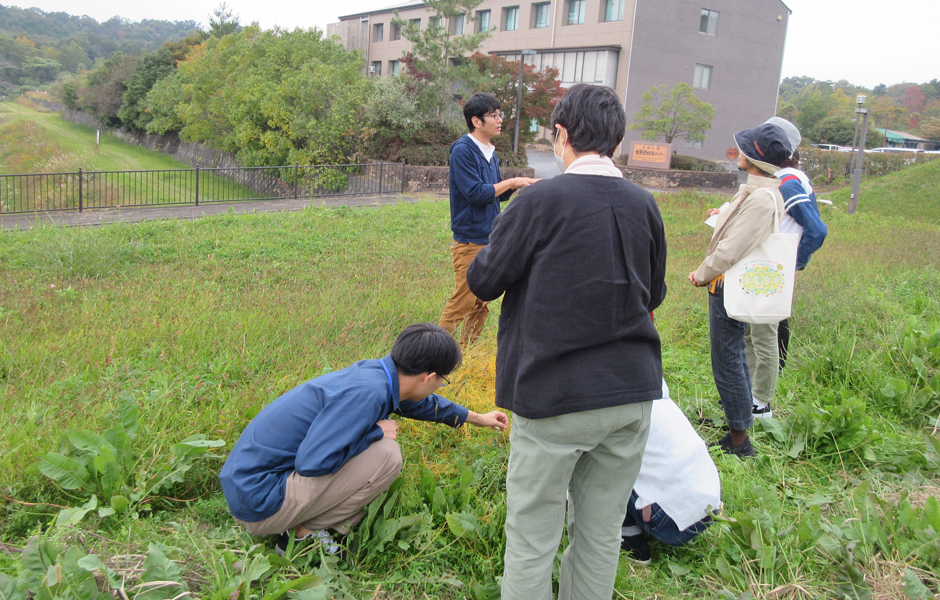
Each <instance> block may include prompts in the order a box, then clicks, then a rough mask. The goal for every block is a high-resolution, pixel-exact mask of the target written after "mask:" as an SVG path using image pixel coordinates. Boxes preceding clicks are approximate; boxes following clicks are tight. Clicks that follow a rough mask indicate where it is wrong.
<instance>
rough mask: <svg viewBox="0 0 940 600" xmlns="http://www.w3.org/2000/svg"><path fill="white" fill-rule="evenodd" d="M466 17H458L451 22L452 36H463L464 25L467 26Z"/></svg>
mask: <svg viewBox="0 0 940 600" xmlns="http://www.w3.org/2000/svg"><path fill="white" fill-rule="evenodd" d="M466 21H467V19H466V15H457V16H456V17H454V18H453V19H451V20H450V22H451V32H450V34H451V35H463V29H464V25H465V24H466Z"/></svg>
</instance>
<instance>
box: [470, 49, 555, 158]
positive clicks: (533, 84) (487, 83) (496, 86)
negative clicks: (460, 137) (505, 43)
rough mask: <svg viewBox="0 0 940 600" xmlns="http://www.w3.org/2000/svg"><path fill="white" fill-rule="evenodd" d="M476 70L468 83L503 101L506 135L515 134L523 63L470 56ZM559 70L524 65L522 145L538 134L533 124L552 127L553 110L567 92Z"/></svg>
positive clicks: (493, 57)
mask: <svg viewBox="0 0 940 600" xmlns="http://www.w3.org/2000/svg"><path fill="white" fill-rule="evenodd" d="M470 65H471V67H472V71H471V74H470V77H469V78H468V81H467V84H468V85H469V86H470V87H471V88H472V89H473V91H474V92H489V93H491V94H493V95H494V96H496V97H497V98H498V99H499V102H500V104H502V107H503V112H504V113H505V114H506V117H505V119H504V120H503V135H504V136H505V135H506V134H509V135H510V136H511V135H512V132H513V131H514V130H515V126H516V117H517V115H516V101H517V99H518V94H519V61H517V60H506V59H505V58H502V57H501V56H496V55H495V54H491V55H485V54H481V53H479V52H476V53H474V54H473V55H472V56H471V57H470ZM558 77H559V73H558V69H555V68H553V67H550V68H548V69H545V70H544V71H537V70H536V69H535V67H534V66H533V65H528V64H527V65H524V66H523V74H522V104H521V108H522V114H521V115H519V143H520V144H522V143H527V142H531V141H532V140H533V139H534V138H535V134H534V133H533V132H532V131H531V130H530V127H529V124H530V123H531V122H532V121H536V122H537V123H538V124H539V125H541V126H542V127H550V126H551V117H552V110H553V109H554V108H555V104H556V103H557V102H558V100H559V99H560V98H561V97H562V96H564V94H565V91H564V89H563V88H562V87H561V82H560V81H559V79H558Z"/></svg>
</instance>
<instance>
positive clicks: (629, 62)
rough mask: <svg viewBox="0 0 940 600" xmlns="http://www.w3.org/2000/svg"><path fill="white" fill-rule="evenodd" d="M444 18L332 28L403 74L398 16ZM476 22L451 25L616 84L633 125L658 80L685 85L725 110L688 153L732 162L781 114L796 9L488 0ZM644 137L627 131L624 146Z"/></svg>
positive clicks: (563, 75) (515, 52) (374, 63)
mask: <svg viewBox="0 0 940 600" xmlns="http://www.w3.org/2000/svg"><path fill="white" fill-rule="evenodd" d="M396 13H397V15H398V16H399V18H402V19H406V20H415V21H417V22H420V26H421V27H422V28H423V27H427V26H429V25H430V24H433V25H437V22H436V20H435V22H434V23H431V19H434V18H435V16H434V14H432V13H431V12H429V11H428V10H427V8H426V7H425V5H424V3H423V2H420V1H416V2H409V3H406V4H401V5H398V6H394V7H389V8H386V9H380V10H375V11H370V12H367V13H357V14H352V15H346V16H342V17H340V21H339V23H335V24H332V25H330V26H329V27H328V28H327V34H328V35H332V36H338V37H339V39H340V41H341V43H343V44H344V45H345V46H346V47H347V48H349V49H361V50H362V51H363V53H364V55H365V58H366V68H367V69H368V70H369V71H370V72H371V73H373V74H374V75H376V76H385V75H389V74H393V75H394V74H396V73H397V72H398V69H399V64H400V63H399V59H400V58H401V56H402V55H403V54H405V53H406V52H407V50H408V48H409V46H410V43H409V42H408V41H407V40H405V39H404V38H402V37H401V34H400V31H398V28H397V27H396V26H395V25H394V24H393V23H392V19H393V18H395V15H396ZM474 13H475V14H474V15H473V17H474V20H472V21H471V20H469V19H452V20H450V22H447V23H441V24H440V26H443V27H447V28H448V30H449V31H450V33H451V34H454V35H459V34H460V33H462V32H464V31H466V32H468V33H469V32H470V31H477V30H478V29H479V28H481V27H482V28H484V29H487V30H489V31H491V32H492V34H491V36H490V37H489V38H488V39H486V40H485V41H484V42H483V44H482V45H481V47H480V51H481V52H484V53H490V54H497V55H500V56H503V57H505V58H507V59H510V60H519V57H520V52H521V50H523V49H525V50H534V51H535V52H536V54H535V55H534V56H526V62H527V63H530V64H533V65H535V66H536V68H539V69H543V68H546V67H549V66H551V67H555V68H557V69H558V70H559V74H560V79H561V81H562V85H563V86H566V87H567V86H570V85H573V84H575V83H578V82H587V83H597V84H603V85H607V86H610V87H612V88H613V89H614V90H616V92H617V95H618V96H619V97H620V98H621V100H622V101H623V102H624V109H625V111H626V113H627V120H628V122H630V121H632V119H633V115H635V114H636V112H637V111H639V110H640V107H641V106H642V104H643V99H642V95H643V92H645V91H647V90H649V89H650V88H651V87H652V86H654V85H663V84H665V85H666V86H668V87H669V88H671V87H672V86H673V85H674V84H676V83H678V82H685V83H688V84H689V85H691V86H692V87H693V88H695V93H696V96H698V98H700V99H701V100H703V101H705V102H708V103H710V104H711V105H712V106H713V107H714V108H715V118H714V119H713V120H712V128H711V130H709V131H708V133H707V135H706V137H705V142H704V143H703V144H701V145H698V144H695V145H693V144H689V143H688V142H687V141H686V140H684V139H681V138H680V139H676V140H674V141H673V147H674V149H675V150H676V152H678V153H679V154H687V155H691V156H698V157H701V158H708V159H713V160H723V159H725V153H726V151H727V150H728V149H729V148H731V147H732V146H733V145H734V142H733V139H732V135H733V134H734V132H736V131H739V130H741V129H745V128H749V127H754V126H756V125H758V124H760V123H762V122H763V121H764V120H766V119H768V118H769V117H772V116H773V115H774V114H775V112H776V105H777V91H778V86H779V82H780V72H781V66H782V62H783V51H784V45H785V41H786V33H787V24H788V22H789V17H790V10H789V9H788V8H787V6H786V5H785V4H784V3H783V2H781V0H544V1H537V2H525V1H523V0H483V1H482V2H481V3H480V4H479V5H478V6H477V7H476V8H475V10H474ZM639 139H640V132H638V131H634V130H630V129H627V131H626V135H625V137H624V146H623V148H624V151H627V150H628V149H629V143H630V142H631V141H633V140H639Z"/></svg>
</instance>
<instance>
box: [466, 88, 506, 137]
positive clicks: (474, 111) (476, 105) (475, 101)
mask: <svg viewBox="0 0 940 600" xmlns="http://www.w3.org/2000/svg"><path fill="white" fill-rule="evenodd" d="M501 107H502V105H501V104H500V103H499V100H498V99H497V98H496V96H494V95H493V94H487V93H485V92H480V93H477V94H474V95H472V96H470V99H469V100H467V101H466V102H465V103H464V105H463V116H464V118H465V119H466V120H467V129H469V130H470V132H471V133H473V131H474V130H475V129H476V127H474V126H473V117H477V118H479V119H480V120H481V121H482V120H483V115H485V114H486V113H488V112H493V111H494V110H499V109H500V108H501Z"/></svg>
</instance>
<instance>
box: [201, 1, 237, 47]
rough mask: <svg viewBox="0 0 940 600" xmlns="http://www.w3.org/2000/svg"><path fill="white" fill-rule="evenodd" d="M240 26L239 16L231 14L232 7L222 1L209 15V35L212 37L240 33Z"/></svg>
mask: <svg viewBox="0 0 940 600" xmlns="http://www.w3.org/2000/svg"><path fill="white" fill-rule="evenodd" d="M241 30H242V26H241V24H240V23H239V16H238V15H237V14H236V15H233V14H232V9H230V8H229V7H228V5H227V4H226V3H225V2H223V3H221V4H219V5H218V6H217V7H216V9H215V10H213V11H212V14H211V15H209V35H211V36H212V37H218V38H220V37H225V36H227V35H228V34H230V33H240V32H241Z"/></svg>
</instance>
